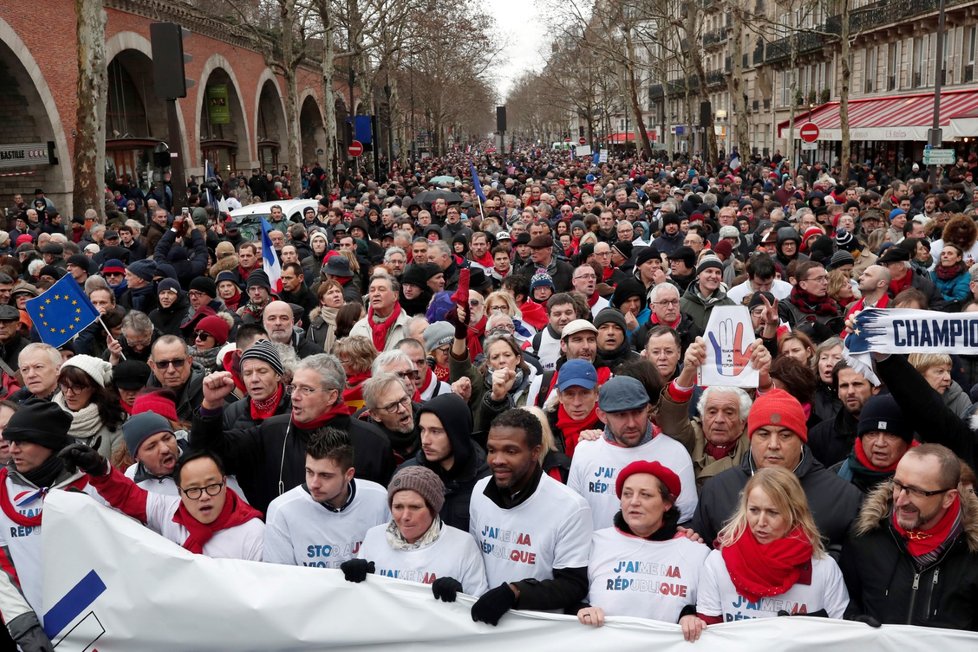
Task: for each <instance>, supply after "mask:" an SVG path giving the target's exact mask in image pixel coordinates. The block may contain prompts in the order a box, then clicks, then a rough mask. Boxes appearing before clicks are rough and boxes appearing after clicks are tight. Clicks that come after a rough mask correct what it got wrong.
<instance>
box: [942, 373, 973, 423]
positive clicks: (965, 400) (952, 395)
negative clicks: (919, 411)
mask: <svg viewBox="0 0 978 652" xmlns="http://www.w3.org/2000/svg"><path fill="white" fill-rule="evenodd" d="M941 398H942V399H943V400H944V405H946V406H947V407H948V409H949V410H951V411H952V412H954V413H955V414H956V415H958V416H959V417H961V418H962V419H965V418H967V417H968V414H970V413H971V407H972V403H971V397H970V396H968V395H967V394H965V392H964V390H962V389H961V385H958V384H957V383H956V382H955V381H953V380H952V381H951V385H950V386H949V387H948V388H947V389H946V390H945V391H944V393H943V394H942V395H941Z"/></svg>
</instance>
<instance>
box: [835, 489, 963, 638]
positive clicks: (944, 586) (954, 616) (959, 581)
mask: <svg viewBox="0 0 978 652" xmlns="http://www.w3.org/2000/svg"><path fill="white" fill-rule="evenodd" d="M892 508H893V483H892V482H891V481H888V482H885V483H883V484H881V485H880V486H878V487H877V488H876V489H875V490H873V492H872V493H871V494H870V495H869V496H868V497H867V498H866V502H865V504H864V505H863V508H862V510H861V512H860V514H859V519H858V520H857V521H856V523H855V525H854V527H853V531H852V533H851V534H850V535H849V537H848V538H847V539H846V542H845V545H844V546H843V548H842V559H841V562H840V567H841V568H842V575H843V576H844V577H845V580H846V587H847V588H848V589H849V608H848V609H847V610H846V617H851V616H856V615H867V616H872V617H874V618H876V619H877V620H878V621H880V622H881V623H883V624H893V625H898V624H899V625H920V626H924V627H944V628H947V629H965V630H970V631H978V498H975V496H974V494H972V493H967V492H966V493H962V494H961V520H962V526H963V528H962V531H961V533H960V534H958V536H957V538H956V539H955V540H954V542H953V543H951V544H950V545H949V546H948V547H947V549H946V550H945V551H944V553H943V554H942V555H941V557H940V558H939V559H938V560H937V561H936V562H934V563H932V564H930V565H929V566H927V567H925V568H923V569H921V570H919V571H918V570H917V568H916V567H915V565H914V563H913V561H912V558H911V557H910V554H909V553H908V552H907V550H906V544H905V543H904V541H903V539H902V538H901V537H900V536H899V535H898V534H897V533H896V530H895V529H894V527H893V520H892V516H891V512H892Z"/></svg>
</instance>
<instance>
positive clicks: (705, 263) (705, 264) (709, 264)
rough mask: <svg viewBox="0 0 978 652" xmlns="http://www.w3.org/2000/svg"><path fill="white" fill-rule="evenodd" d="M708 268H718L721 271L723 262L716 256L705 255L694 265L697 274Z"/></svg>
mask: <svg viewBox="0 0 978 652" xmlns="http://www.w3.org/2000/svg"><path fill="white" fill-rule="evenodd" d="M710 268H714V269H718V270H720V271H721V272H722V271H723V262H721V261H720V259H719V258H717V257H716V256H706V257H704V258H703V260H701V261H700V264H699V265H697V266H696V274H697V276H698V275H700V274H702V273H703V272H704V271H705V270H708V269H710Z"/></svg>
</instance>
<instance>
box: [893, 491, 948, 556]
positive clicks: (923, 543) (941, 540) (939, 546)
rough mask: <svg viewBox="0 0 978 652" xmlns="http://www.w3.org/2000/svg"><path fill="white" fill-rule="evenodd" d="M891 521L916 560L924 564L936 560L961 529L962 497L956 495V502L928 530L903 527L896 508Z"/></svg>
mask: <svg viewBox="0 0 978 652" xmlns="http://www.w3.org/2000/svg"><path fill="white" fill-rule="evenodd" d="M890 522H891V523H892V524H893V529H894V530H895V531H896V533H897V534H899V535H900V538H901V539H903V540H904V541H905V542H906V544H907V552H909V553H910V554H911V555H912V556H913V558H914V560H915V561H917V562H918V563H921V564H924V563H926V562H927V561H928V560H932V559H933V560H936V558H937V557H938V556H939V554H940V552H941V551H943V550H944V549H945V547H946V544H949V543H950V542H951V541H953V540H954V539H955V537H956V536H957V534H958V533H959V532H960V531H961V528H962V523H961V497H960V496H955V497H954V502H953V503H951V506H950V507H948V508H947V511H946V512H944V516H942V517H941V518H940V520H939V521H937V523H935V524H934V527H932V528H930V529H928V530H905V529H903V528H902V527H901V526H900V524H899V523H897V519H896V509H894V510H893V514H892V515H891V517H890Z"/></svg>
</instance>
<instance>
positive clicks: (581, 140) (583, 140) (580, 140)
mask: <svg viewBox="0 0 978 652" xmlns="http://www.w3.org/2000/svg"><path fill="white" fill-rule="evenodd" d="M577 144H578V145H586V144H587V138H585V137H584V136H581V137H580V138H578V139H577Z"/></svg>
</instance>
